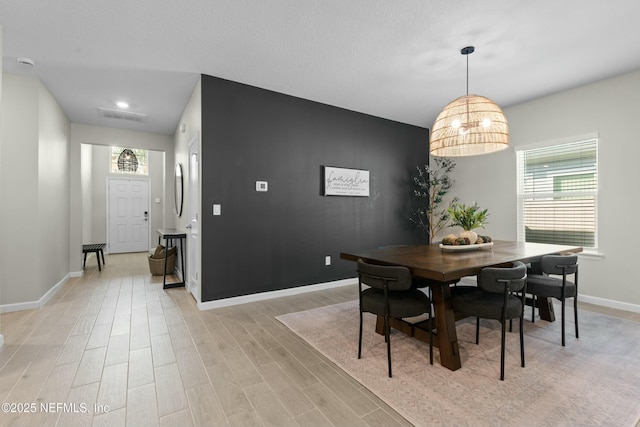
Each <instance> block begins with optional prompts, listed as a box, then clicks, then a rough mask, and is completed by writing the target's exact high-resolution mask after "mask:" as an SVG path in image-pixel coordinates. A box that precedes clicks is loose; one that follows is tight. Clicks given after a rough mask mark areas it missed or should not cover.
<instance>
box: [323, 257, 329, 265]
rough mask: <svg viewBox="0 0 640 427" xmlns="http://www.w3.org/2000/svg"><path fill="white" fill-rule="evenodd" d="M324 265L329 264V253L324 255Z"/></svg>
mask: <svg viewBox="0 0 640 427" xmlns="http://www.w3.org/2000/svg"><path fill="white" fill-rule="evenodd" d="M324 265H331V255H327V256H326V257H324Z"/></svg>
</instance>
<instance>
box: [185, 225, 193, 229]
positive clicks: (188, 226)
mask: <svg viewBox="0 0 640 427" xmlns="http://www.w3.org/2000/svg"><path fill="white" fill-rule="evenodd" d="M185 228H186V229H187V230H191V229H192V228H193V225H191V224H188V225H187V226H186V227H185Z"/></svg>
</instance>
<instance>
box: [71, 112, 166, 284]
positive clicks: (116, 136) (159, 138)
mask: <svg viewBox="0 0 640 427" xmlns="http://www.w3.org/2000/svg"><path fill="white" fill-rule="evenodd" d="M83 143H84V144H94V145H106V146H111V145H118V146H128V147H135V148H144V149H148V150H156V151H162V152H164V153H165V164H167V165H172V164H173V163H174V160H173V159H174V148H173V139H172V137H171V136H170V135H162V134H155V133H150V132H136V131H131V130H124V129H115V128H106V127H99V126H89V125H81V124H77V123H72V124H71V147H70V159H71V160H70V183H69V186H70V188H71V202H70V205H71V208H70V212H69V214H70V221H71V224H72V227H71V230H70V249H69V250H70V260H69V270H70V271H72V272H79V271H82V251H81V250H80V248H81V247H82V242H83V240H84V239H83V235H82V234H83V232H82V227H83V226H82V224H83V222H84V218H83V217H84V214H83V206H82V205H83V200H82V170H81V164H82V162H81V158H82V148H81V147H82V144H83ZM163 186H164V189H163V197H161V202H162V203H161V205H162V206H161V209H162V210H163V212H164V215H163V217H164V224H163V225H162V227H164V228H173V227H174V226H175V223H174V219H173V218H174V217H173V215H172V214H171V212H172V210H173V203H172V202H171V203H168V201H172V200H173V174H171V175H170V176H169V174H168V173H166V172H164V171H163ZM94 213H95V212H94ZM93 237H96V236H93ZM154 241H155V242H157V235H156V234H155V231H154V232H153V233H152V242H154Z"/></svg>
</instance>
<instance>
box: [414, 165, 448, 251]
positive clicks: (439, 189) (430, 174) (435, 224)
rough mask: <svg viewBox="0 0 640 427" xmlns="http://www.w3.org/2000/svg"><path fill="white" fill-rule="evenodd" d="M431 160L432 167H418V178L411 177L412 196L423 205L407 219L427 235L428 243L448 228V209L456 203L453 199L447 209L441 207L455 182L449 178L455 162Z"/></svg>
mask: <svg viewBox="0 0 640 427" xmlns="http://www.w3.org/2000/svg"><path fill="white" fill-rule="evenodd" d="M432 160H433V166H431V165H424V166H423V167H420V166H418V167H417V170H418V176H414V177H413V183H414V189H413V195H414V196H415V197H416V198H418V199H420V201H421V203H422V204H423V205H422V206H420V207H418V208H417V209H415V210H414V211H413V214H412V215H411V217H410V218H409V220H410V221H411V222H412V223H413V224H414V225H415V226H416V227H418V228H420V229H421V230H424V231H426V232H427V233H429V243H431V241H432V240H433V237H434V236H435V235H436V234H437V233H438V232H440V231H441V230H443V229H444V228H446V227H447V226H448V224H449V220H450V213H449V208H450V207H452V206H453V205H454V204H456V203H457V202H458V199H457V198H453V199H452V200H451V201H450V202H449V204H448V205H447V207H442V204H443V203H444V198H445V196H446V195H447V193H448V192H449V190H451V188H452V187H453V184H454V182H455V181H454V180H453V179H452V178H451V177H450V176H449V174H450V173H451V172H452V171H453V169H454V168H455V167H456V164H455V162H454V161H453V160H451V159H448V158H444V157H434V158H433V159H432Z"/></svg>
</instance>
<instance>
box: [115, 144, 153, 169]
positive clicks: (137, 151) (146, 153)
mask: <svg viewBox="0 0 640 427" xmlns="http://www.w3.org/2000/svg"><path fill="white" fill-rule="evenodd" d="M127 149H128V150H131V151H133V153H134V154H135V156H136V158H137V160H138V169H137V170H136V171H135V172H131V171H122V170H119V168H118V157H119V156H120V154H121V153H122V152H123V151H124V150H127ZM141 153H144V156H142V155H141ZM141 159H144V162H143V161H142V160H141ZM109 173H110V174H112V175H135V176H149V150H148V149H146V148H133V147H125V146H120V145H115V146H111V147H110V156H109Z"/></svg>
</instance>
